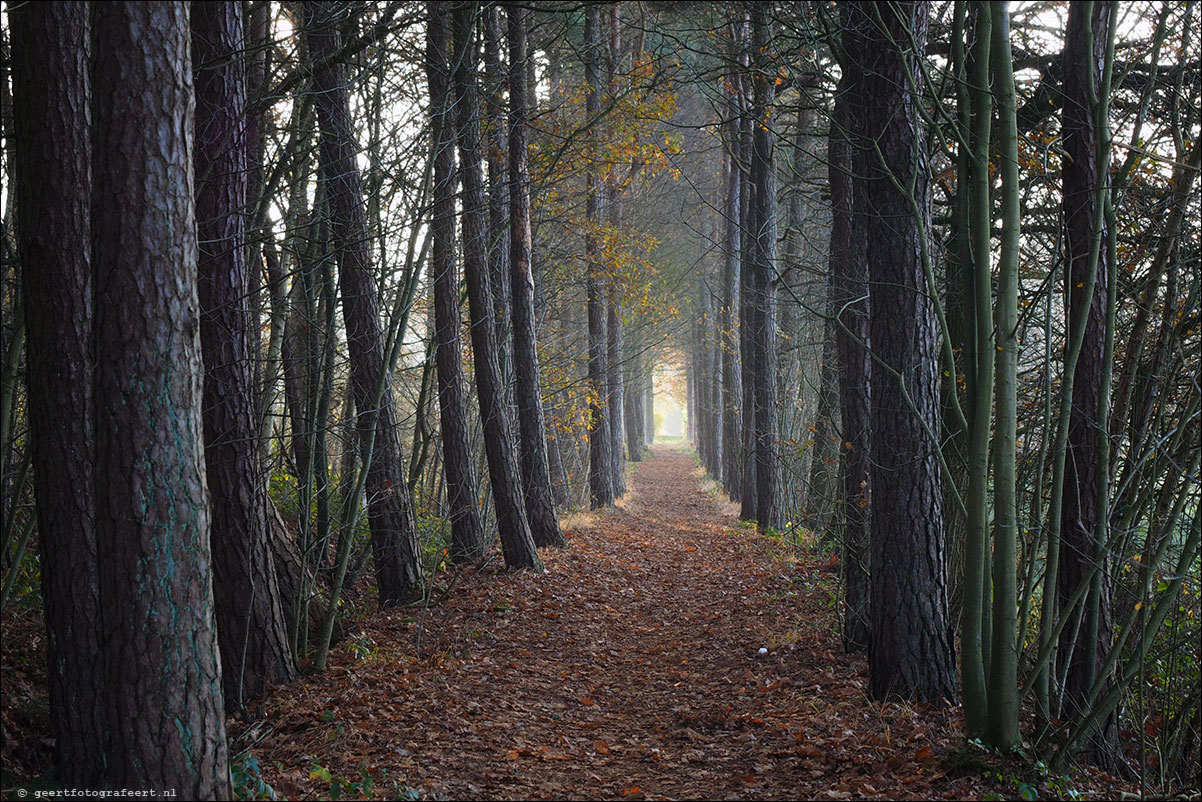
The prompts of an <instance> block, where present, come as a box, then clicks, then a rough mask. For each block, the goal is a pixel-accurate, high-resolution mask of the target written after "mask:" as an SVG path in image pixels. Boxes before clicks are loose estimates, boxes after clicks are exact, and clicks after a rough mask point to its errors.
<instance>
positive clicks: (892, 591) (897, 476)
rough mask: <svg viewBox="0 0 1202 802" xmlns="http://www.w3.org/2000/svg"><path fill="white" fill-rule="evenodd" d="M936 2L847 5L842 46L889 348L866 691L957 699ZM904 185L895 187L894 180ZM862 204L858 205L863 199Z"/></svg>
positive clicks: (875, 287) (873, 292)
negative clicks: (938, 223)
mask: <svg viewBox="0 0 1202 802" xmlns="http://www.w3.org/2000/svg"><path fill="white" fill-rule="evenodd" d="M928 12H929V4H928V3H926V2H907V3H898V4H895V5H892V4H891V5H889V6H867V5H863V6H862V5H849V6H847V7H846V11H845V13H846V15H847V16H846V18H845V19H846V22H847V27H846V28H845V36H844V47H845V50H847V51H848V57H849V58H854V59H856V60H857V61H858V62H859V64H860V66H861V69H862V70H863V72H862V75H861V78H860V87H861V91H860V93H859V94H860V97H861V98H862V103H860V104H857V111H858V112H859V113H858V114H857V116H858V117H859V123H860V124H859V126H858V129H859V130H858V134H859V137H858V138H857V140H856V145H857V151H856V157H855V174H856V175H857V176H862V179H861V180H860V181H858V182H857V184H856V186H855V188H854V193H855V202H856V205H857V207H859V208H860V209H861V210H862V214H858V215H857V216H856V221H857V223H858V224H860V228H861V236H862V238H863V240H864V243H865V249H866V253H865V258H866V260H867V265H868V275H869V293H870V305H871V310H872V318H871V325H870V336H871V340H872V347H873V351H874V352H875V353H876V355H877V357H878V358H879V360H880V361H879V363H876V362H874V364H873V369H872V379H871V382H872V413H871V420H870V429H871V432H872V447H871V454H872V463H873V466H874V470H873V475H872V476H873V478H872V507H871V510H872V511H871V523H870V525H871V531H872V550H871V564H872V575H871V579H870V585H871V606H872V635H871V642H870V646H869V672H870V691H871V693H872V695H873V696H874V697H876V698H878V699H880V698H885V697H888V696H899V697H902V698H907V699H918V700H934V699H939V698H946V699H954V698H955V696H956V674H955V670H956V664H955V655H954V652H953V645H952V625H951V621H950V620H949V616H948V609H947V575H946V574H947V571H946V566H945V549H944V541H943V537H944V535H943V505H942V498H943V497H942V489H941V486H940V471H939V463H938V458H937V455H936V453H935V449H936V448H938V443H937V442H936V439H935V433H937V432H938V431H939V387H938V381H937V365H936V356H937V351H936V344H937V340H936V331H935V322H934V321H935V316H934V309H933V305H932V301H931V298H930V295H929V291H928V287H927V282H926V277H925V274H924V260H925V252H926V242H925V240H924V232H925V231H926V228H927V224H928V222H929V202H930V198H929V189H930V187H929V176H928V174H927V169H928V168H927V164H926V161H925V158H926V157H925V149H924V148H925V145H924V141H923V140H924V137H923V124H922V120H921V118H920V117H919V111H918V108H917V105H918V93H920V92H921V91H922V83H923V75H922V72H921V70H920V69H919V66H918V63H917V62H918V60H919V59H920V58H922V54H923V49H924V47H925V45H926V34H927V15H928ZM894 181H896V182H898V186H900V187H903V188H906V189H905V190H904V191H899V189H898V188H897V187H895V185H894ZM861 202H862V206H861Z"/></svg>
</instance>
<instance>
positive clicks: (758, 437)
mask: <svg viewBox="0 0 1202 802" xmlns="http://www.w3.org/2000/svg"><path fill="white" fill-rule="evenodd" d="M770 25H771V23H770V22H769V20H768V17H767V14H766V9H765V8H764V7H762V6H752V7H751V50H752V53H754V54H756V55H757V56H763V55H765V54H766V53H767V51H768V49H769V48H770V47H771V43H772V35H771V29H770ZM752 87H753V89H752V108H751V117H752V125H753V134H752V146H751V185H752V226H751V242H752V247H751V257H752V258H751V261H750V263H749V264H748V266H747V267H748V269H749V271H750V273H751V276H752V284H751V286H752V293H753V294H752V303H751V305H752V307H753V318H752V321H753V322H752V374H751V375H752V387H753V400H754V404H755V421H754V425H753V430H754V432H755V489H756V522H757V523H758V525H759V529H760V531H761V532H765V531H768V530H770V529H779V528H780V525H781V520H780V499H779V498H778V489H779V487H778V486H779V484H780V478H779V475H780V463H779V461H778V460H777V455H776V438H777V434H776V417H777V416H776V313H775V304H774V300H775V290H774V289H773V286H774V280H775V277H776V175H775V168H774V164H773V161H774V160H773V149H774V147H775V135H774V134H773V132H772V128H771V126H770V123H769V120H768V114H769V111H770V109H771V107H772V105H773V103H774V98H775V91H774V88H775V84H774V83H773V82H772V80H771V79H770V78H769V76H768V74H767V70H766V68H761V69H757V70H756V71H755V72H754V75H753V80H752Z"/></svg>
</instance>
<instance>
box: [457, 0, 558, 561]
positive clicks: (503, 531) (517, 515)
mask: <svg viewBox="0 0 1202 802" xmlns="http://www.w3.org/2000/svg"><path fill="white" fill-rule="evenodd" d="M475 14H476V4H475V3H464V4H461V5H459V6H457V7H456V8H455V9H454V11H452V14H451V17H452V19H451V38H452V46H453V48H454V50H453V53H454V56H453V60H452V63H453V64H454V69H453V76H452V81H453V83H454V87H455V117H456V123H457V129H458V130H457V134H458V137H457V138H458V143H459V163H460V167H459V173H460V176H461V180H462V182H463V274H464V281H465V282H466V283H467V296H468V307H469V311H470V313H471V320H472V352H473V354H474V355H475V369H476V370H475V373H476V396H477V398H478V399H479V401H480V417H481V419H482V420H483V422H484V450H485V452H486V454H487V456H488V476H489V480H490V482H491V484H492V496H493V504H494V505H495V506H496V510H497V528H498V530H499V532H500V536H501V549H502V551H503V552H504V554H505V564H506V565H508V566H510V567H512V568H517V567H522V568H534V569H536V570H542V561H541V560H540V559H539V556H538V550H537V549H536V548H535V545H534V540H533V538H532V537H531V534H530V524H529V521H528V520H527V518H526V507H525V503H524V500H523V498H522V490H521V474H520V471H519V469H518V463H517V455H516V454H515V453H514V443H513V434H512V427H511V421H510V410H509V405H508V404H507V403H506V401H505V385H504V377H503V376H502V375H501V368H500V364H499V362H498V360H497V342H496V328H495V326H494V323H493V304H492V290H491V287H490V285H489V284H490V283H489V272H488V240H487V237H488V229H487V212H488V207H487V201H486V199H485V196H484V174H483V170H482V164H481V161H482V160H481V150H480V104H479V97H478V92H477V88H476V57H475V36H474V30H475Z"/></svg>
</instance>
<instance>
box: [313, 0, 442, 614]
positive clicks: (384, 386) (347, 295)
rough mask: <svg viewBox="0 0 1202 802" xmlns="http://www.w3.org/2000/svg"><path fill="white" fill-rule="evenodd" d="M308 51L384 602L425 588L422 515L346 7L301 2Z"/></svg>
mask: <svg viewBox="0 0 1202 802" xmlns="http://www.w3.org/2000/svg"><path fill="white" fill-rule="evenodd" d="M304 10H305V38H306V41H307V42H308V45H309V57H310V58H311V59H312V60H313V62H314V63H316V64H322V65H328V66H324V68H323V69H321V70H320V71H318V72H317V73H315V74H314V76H313V90H314V97H315V99H316V100H315V102H316V104H317V119H318V123H319V125H320V127H321V152H322V160H323V163H324V167H325V169H326V171H327V173H326V180H327V184H328V192H329V198H330V210H331V213H332V217H333V229H334V241H335V245H336V247H337V251H338V258H339V267H340V270H339V277H340V284H341V291H342V316H343V322H344V323H345V325H346V341H347V348H348V351H349V352H350V358H351V359H350V361H351V385H352V388H353V391H354V395H355V409H356V410H357V411H358V421H357V424H358V429H359V432H360V437H362V438H364V439H366V438H368V437H373V435H372V432H374V440H373V447H372V458H371V464H370V465H369V466H368V468H367V485H366V487H367V499H368V521H369V524H370V528H371V542H372V557H373V558H374V561H375V570H376V581H377V583H378V584H379V590H380V603H381V604H393V603H398V602H404V601H408V600H410V599H412V598H414V597H415V596H417V595H418V594H419V593H420V592H421V584H422V573H421V564H420V563H419V562H418V545H417V521H416V519H415V517H414V513H413V503H412V501H411V499H410V497H409V486H408V484H407V483H406V482H405V477H406V474H405V459H404V455H403V454H402V453H401V438H400V432H399V430H398V422H397V416H396V406H395V402H394V401H393V398H392V387H391V382H390V381H389V377H388V375H387V372H386V371H387V370H388V367H387V365H385V364H384V337H383V333H382V332H381V330H380V315H379V302H378V300H377V299H378V291H377V288H376V279H375V276H373V275H372V272H371V261H370V254H369V253H368V242H369V240H368V236H367V216H366V212H365V210H364V206H363V188H362V182H361V179H360V176H359V167H358V165H357V163H356V161H355V159H356V153H357V150H358V148H357V147H356V144H355V128H354V123H353V121H352V119H351V110H350V92H349V91H348V88H347V87H348V83H347V80H346V76H345V71H344V69H343V67H342V65H341V64H340V63H338V61H337V56H338V53H339V51H340V50H341V49H342V35H341V33H340V31H339V29H338V21H339V20H340V18H341V14H342V10H343V7H342V6H341V5H339V4H337V3H327V2H320V1H319V0H309V2H306V3H305V5H304Z"/></svg>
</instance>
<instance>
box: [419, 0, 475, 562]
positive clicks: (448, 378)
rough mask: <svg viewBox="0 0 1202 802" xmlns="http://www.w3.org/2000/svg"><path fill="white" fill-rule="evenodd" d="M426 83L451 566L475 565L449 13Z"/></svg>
mask: <svg viewBox="0 0 1202 802" xmlns="http://www.w3.org/2000/svg"><path fill="white" fill-rule="evenodd" d="M427 8H428V14H429V21H428V22H427V26H426V75H427V78H428V80H429V85H430V108H431V118H432V119H431V128H432V136H433V144H432V147H433V148H434V199H433V220H432V222H431V226H430V236H431V238H432V240H433V241H432V243H431V248H430V273H431V276H432V277H433V278H432V282H431V283H432V284H433V285H434V339H435V342H436V345H435V349H434V359H435V367H436V368H437V370H438V413H439V422H440V424H441V433H442V437H441V442H442V466H443V475H444V477H445V479H446V488H447V506H448V507H449V512H450V518H451V558H452V560H453V561H455V562H473V561H475V560H478V559H480V558H481V557H482V556H484V526H483V523H482V522H481V520H480V508H479V506H478V502H477V496H478V493H479V486H478V484H477V479H476V470H475V466H474V465H473V463H472V452H471V447H470V445H469V440H470V438H469V432H468V422H467V403H466V400H465V398H464V392H463V350H462V347H461V345H460V339H459V330H460V322H459V278H458V275H457V271H456V268H455V127H454V125H453V123H452V121H451V91H450V88H451V80H450V73H449V67H448V62H447V56H448V55H449V49H448V41H447V39H448V28H447V23H448V16H449V14H448V12H447V6H446V4H444V3H428V4H427Z"/></svg>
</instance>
